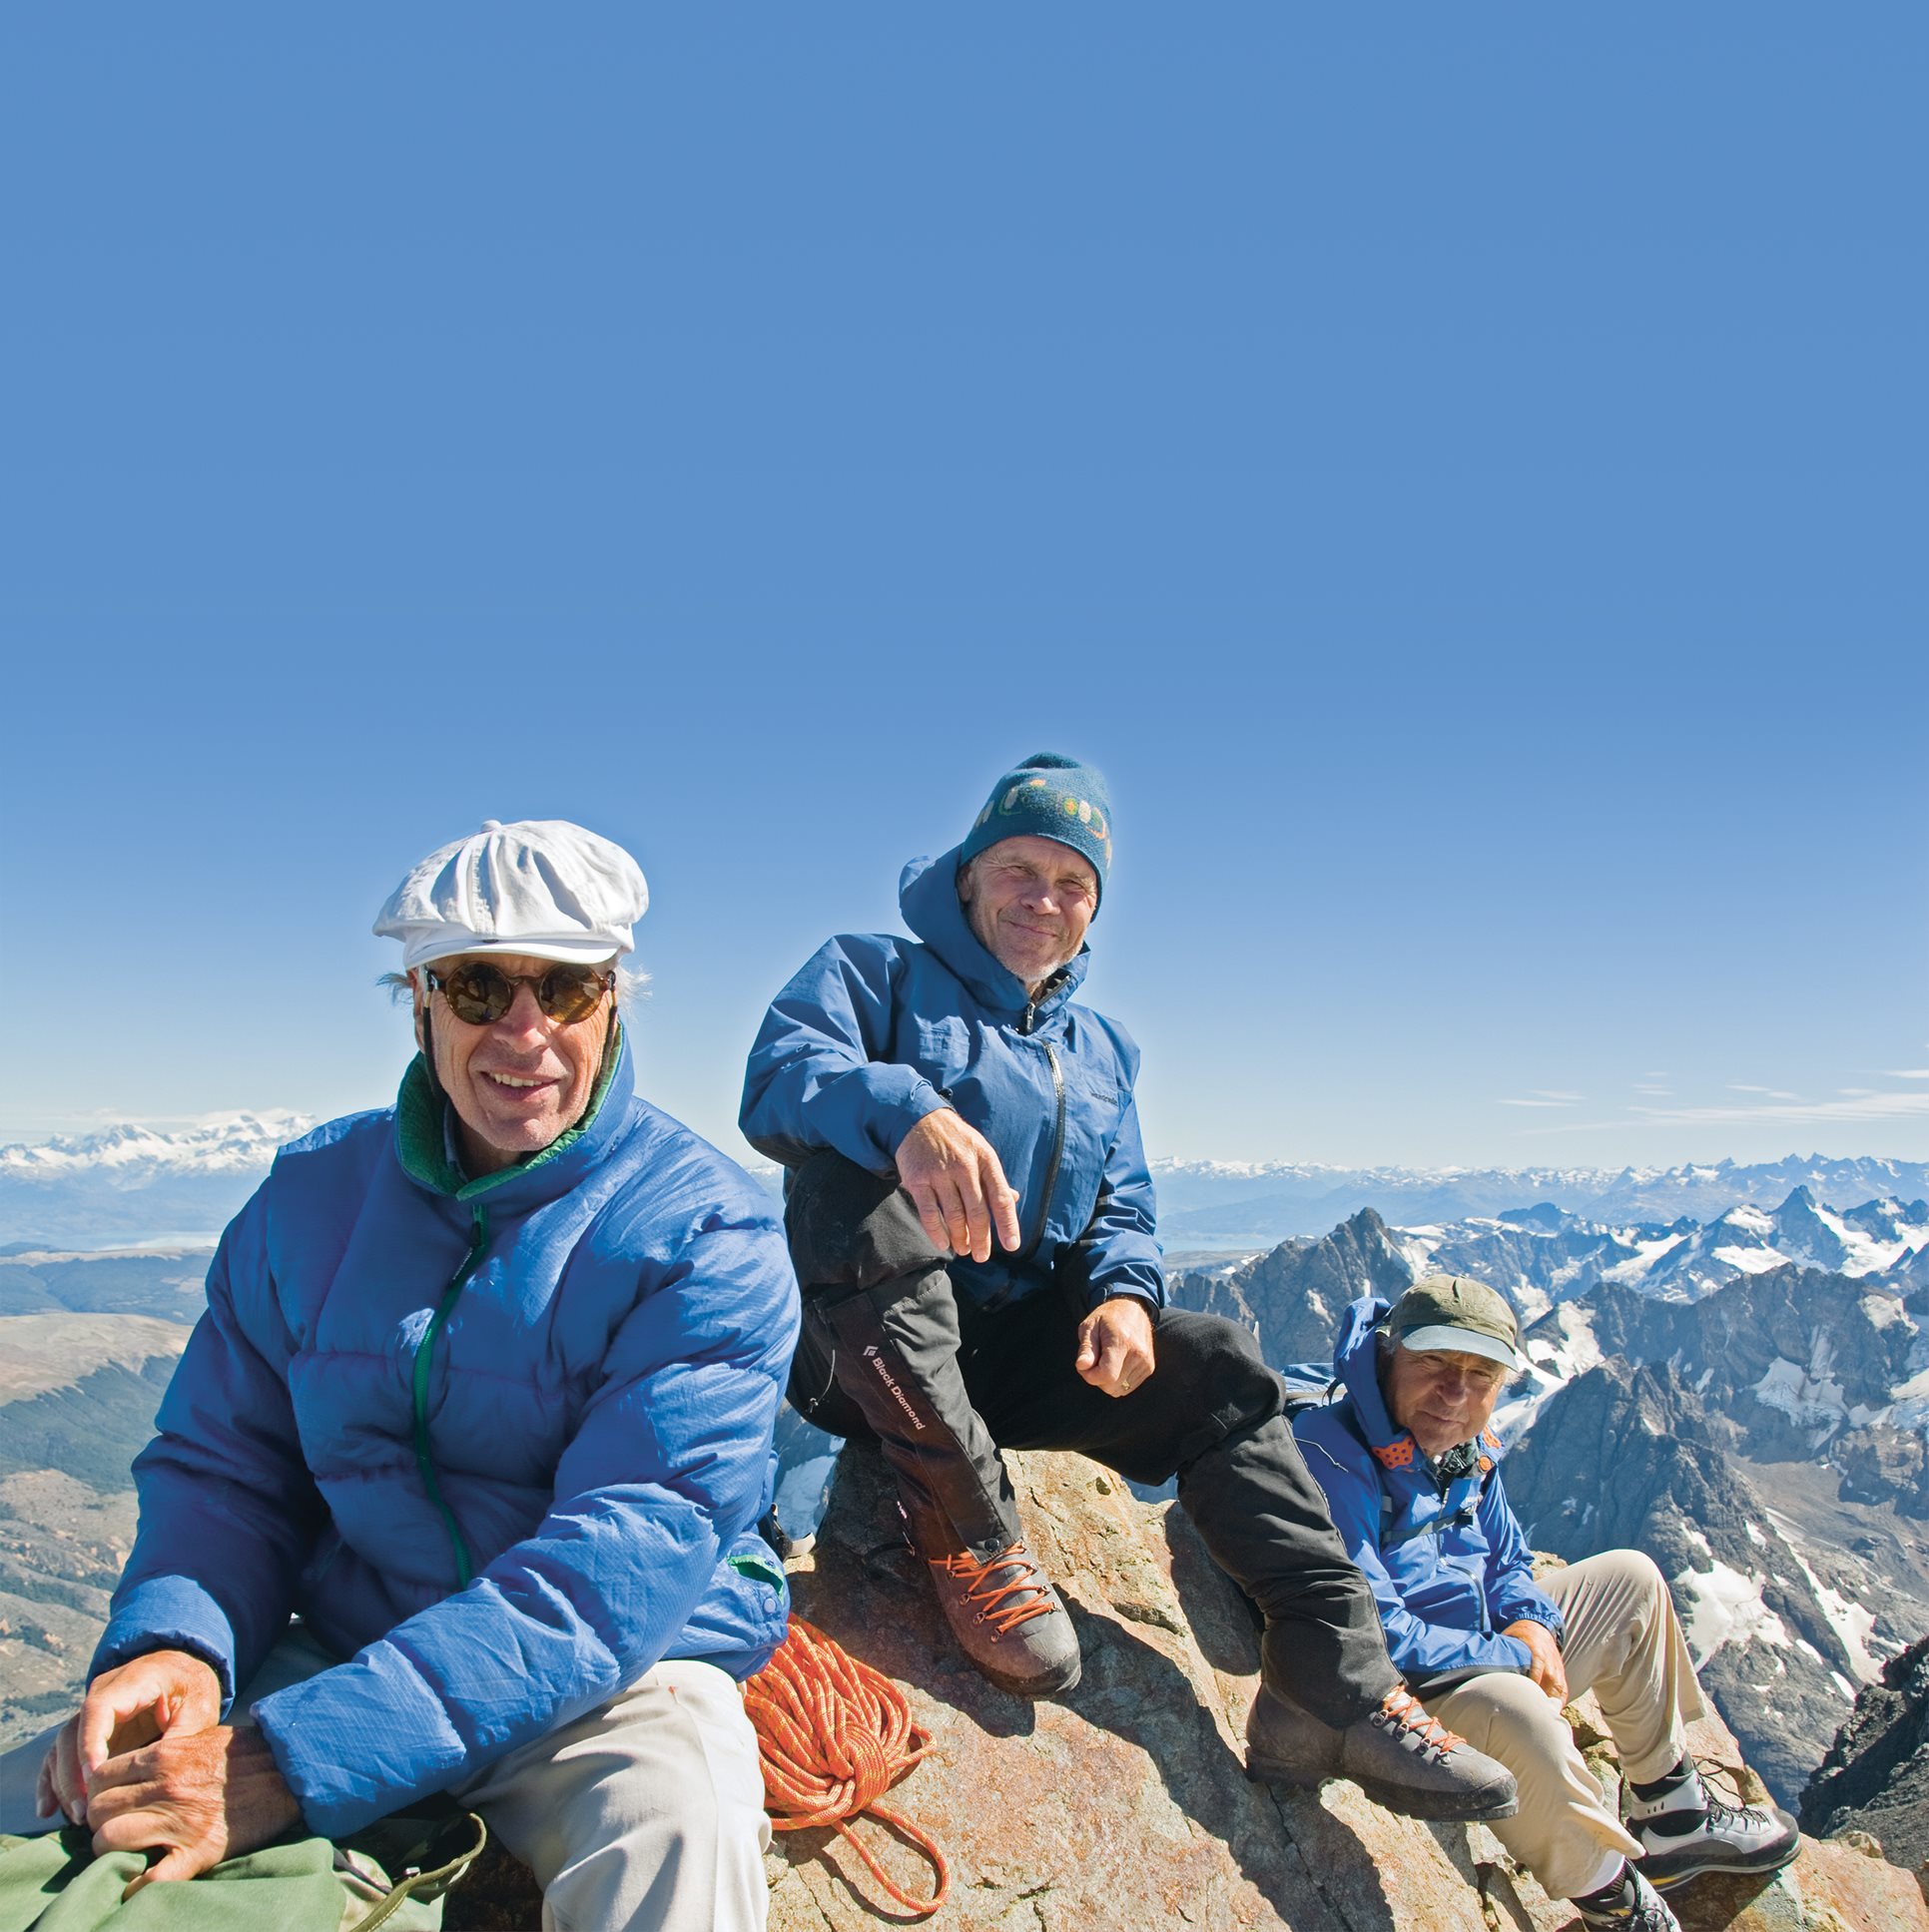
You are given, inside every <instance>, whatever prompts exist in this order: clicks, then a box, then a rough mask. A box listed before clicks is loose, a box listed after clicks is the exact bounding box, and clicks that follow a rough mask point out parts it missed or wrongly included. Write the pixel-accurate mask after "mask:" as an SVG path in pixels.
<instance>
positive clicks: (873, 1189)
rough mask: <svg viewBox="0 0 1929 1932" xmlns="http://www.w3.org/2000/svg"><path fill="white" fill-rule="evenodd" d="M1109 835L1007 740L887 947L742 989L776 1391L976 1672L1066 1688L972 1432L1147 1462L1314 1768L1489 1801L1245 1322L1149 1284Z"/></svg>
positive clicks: (1144, 1466)
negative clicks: (1117, 991) (784, 1270)
mask: <svg viewBox="0 0 1929 1932" xmlns="http://www.w3.org/2000/svg"><path fill="white" fill-rule="evenodd" d="M1113 839H1114V828H1113V824H1112V809H1111V799H1110V795H1109V793H1108V791H1107V789H1106V786H1105V782H1104V780H1103V778H1102V777H1101V776H1100V775H1099V773H1098V772H1097V771H1096V770H1094V769H1093V768H1092V767H1091V766H1089V765H1084V764H1081V763H1079V762H1078V761H1077V760H1075V759H1071V758H1066V757H1062V756H1059V755H1057V754H1054V753H1039V754H1038V755H1036V756H1034V757H1031V758H1027V759H1026V760H1024V761H1023V763H1022V764H1020V765H1017V766H1015V767H1014V768H1013V769H1012V770H1010V771H1008V772H1006V773H1005V774H1004V775H1003V776H1002V777H1000V778H999V779H998V781H997V783H996V784H995V785H993V786H992V788H991V791H990V795H989V797H988V798H986V799H985V801H984V805H983V809H982V810H981V811H980V812H979V813H978V814H977V816H976V818H975V820H974V821H973V822H972V824H971V827H970V830H969V831H968V832H967V833H966V834H965V836H964V839H963V840H962V841H961V842H960V843H959V844H958V845H956V846H954V847H953V848H952V849H951V850H950V851H949V852H946V853H945V854H943V855H942V856H941V857H940V858H938V859H936V860H927V859H919V860H914V861H913V862H912V864H911V865H909V866H908V867H906V869H905V873H904V877H903V880H902V882H901V886H900V891H899V904H900V906H901V908H902V910H903V913H904V919H905V923H906V925H907V926H909V927H910V928H911V930H912V932H913V933H914V934H916V935H917V939H916V940H915V941H914V940H907V939H901V938H899V937H897V936H895V935H891V934H862V935H844V936H842V937H840V938H837V939H834V940H832V941H831V942H830V943H829V944H828V945H827V946H825V947H824V948H823V949H822V950H821V951H819V952H818V954H817V955H816V956H815V957H814V958H813V959H811V960H810V961H809V962H808V963H807V964H806V965H805V966H803V967H802V968H801V969H800V970H799V971H798V972H797V974H796V975H795V976H794V977H793V978H792V979H791V981H790V983H789V984H788V985H786V986H785V987H784V988H783V990H782V991H781V992H780V993H779V994H778V995H777V997H776V999H775V1000H774V1001H773V1002H772V1004H771V1007H770V1011H769V1013H768V1014H767V1016H766V1017H765V1020H764V1024H763V1028H762V1030H761V1031H760V1032H759V1034H758V1036H757V1042H756V1045H755V1046H754V1047H753V1049H752V1051H751V1056H750V1065H749V1069H748V1072H747V1074H746V1077H745V1082H744V1101H743V1111H742V1114H741V1121H742V1125H743V1129H744V1132H745V1134H746V1135H747V1136H748V1138H749V1139H750V1141H751V1143H752V1144H753V1145H754V1146H756V1147H758V1148H759V1149H761V1150H762V1151H763V1152H765V1153H767V1154H770V1155H771V1156H773V1157H774V1158H775V1159H778V1160H780V1161H782V1162H783V1163H784V1165H785V1166H786V1167H787V1168H789V1169H790V1170H791V1171H790V1189H789V1205H788V1213H787V1217H786V1226H787V1229H788V1231H789V1234H790V1239H791V1252H792V1258H793V1259H794V1260H795V1262H796V1264H797V1269H798V1277H799V1280H800V1282H801V1284H802V1286H803V1289H804V1295H805V1333H804V1338H803V1340H802V1342H801V1344H800V1349H799V1354H798V1358H797V1365H796V1368H795V1370H794V1372H793V1375H792V1378H791V1400H792V1403H793V1404H794V1405H795V1407H796V1408H797V1409H798V1410H799V1412H800V1413H801V1414H803V1415H805V1416H806V1417H808V1418H809V1419H810V1420H812V1421H813V1422H816V1423H818V1424H819V1425H820V1426H821V1427H823V1428H825V1429H828V1430H830V1431H832V1432H833V1433H834V1434H838V1435H845V1436H851V1435H859V1436H875V1437H876V1438H877V1440H878V1442H879V1443H880V1445H881V1447H882V1449H883V1452H884V1454H885V1456H886V1457H887V1459H888V1460H889V1461H890V1463H891V1465H892V1468H893V1470H894V1472H895V1474H896V1477H897V1481H898V1493H899V1498H900V1502H901V1504H902V1506H903V1509H904V1512H905V1518H906V1522H907V1525H908V1528H909V1534H910V1537H911V1541H912V1543H913V1545H914V1546H915V1548H916V1549H917V1551H918V1552H919V1554H920V1555H921V1556H923V1557H924V1558H925V1560H926V1563H927V1565H928V1569H929V1574H930V1576H931V1579H932V1583H933V1586H934V1589H935V1590H936V1592H937V1595H938V1599H939V1602H940V1604H941V1605H942V1607H943V1609H944V1611H945V1614H946V1616H947V1618H948V1619H949V1621H950V1624H951V1627H952V1629H953V1631H954V1633H955V1634H956V1637H957V1640H958V1642H959V1645H960V1647H961V1648H962V1649H963V1650H964V1653H965V1654H966V1655H967V1656H968V1657H969V1658H970V1659H971V1661H972V1662H973V1663H974V1664H975V1665H976V1666H977V1667H978V1669H979V1670H981V1671H982V1672H983V1673H984V1674H985V1676H987V1677H988V1678H989V1679H990V1680H991V1681H992V1682H993V1683H996V1684H998V1685H1000V1686H1001V1687H1003V1688H1005V1689H1007V1690H1011V1691H1014V1692H1017V1693H1018V1694H1020V1695H1024V1696H1034V1697H1035V1696H1044V1695H1049V1694H1052V1693H1053V1692H1057V1691H1062V1690H1066V1689H1068V1688H1070V1687H1071V1685H1073V1684H1074V1683H1075V1682H1076V1681H1077V1679H1078V1673H1079V1653H1078V1639H1077V1635H1076V1632H1075V1631H1074V1630H1073V1628H1072V1625H1071V1619H1070V1618H1069V1617H1068V1616H1067V1615H1066V1613H1065V1610H1064V1607H1063V1605H1062V1604H1061V1603H1060V1601H1059V1598H1058V1594H1057V1592H1056V1591H1055V1590H1054V1589H1053V1588H1052V1585H1051V1582H1050V1580H1049V1579H1048V1578H1047V1577H1046V1576H1045V1575H1044V1574H1043V1573H1042V1571H1041V1570H1040V1569H1039V1567H1038V1564H1037V1562H1036V1560H1035V1559H1034V1558H1033V1557H1032V1556H1031V1554H1030V1551H1029V1548H1028V1545H1027V1541H1026V1536H1025V1529H1024V1525H1023V1523H1022V1522H1021V1521H1020V1519H1019V1516H1018V1511H1017V1506H1016V1503H1015V1501H1014V1499H1013V1496H1012V1490H1011V1484H1010V1481H1009V1479H1008V1477H1007V1476H1006V1473H1005V1469H1004V1464H1003V1461H1002V1459H1001V1458H1000V1456H999V1454H998V1450H999V1447H1000V1445H1002V1446H1005V1447H1009V1448H1017V1449H1076V1450H1081V1451H1083V1452H1084V1453H1085V1454H1086V1455H1088V1456H1091V1457H1094V1458H1096V1459H1097V1460H1098V1461H1100V1462H1102V1463H1104V1464H1106V1465H1107V1466H1108V1467H1110V1468H1112V1469H1115V1470H1117V1471H1119V1472H1120V1473H1121V1474H1123V1475H1125V1476H1126V1477H1129V1478H1131V1479H1132V1480H1134V1481H1137V1482H1143V1483H1161V1482H1164V1481H1165V1480H1167V1479H1168V1478H1170V1477H1172V1476H1174V1475H1176V1476H1177V1478H1178V1484H1179V1492H1178V1493H1179V1501H1180V1504H1181V1506H1182V1507H1183V1508H1184V1509H1185V1510H1186V1511H1187V1512H1188V1514H1189V1515H1190V1516H1191V1518H1192V1521H1193V1523H1194V1524H1195V1525H1196V1526H1197V1528H1198V1530H1199V1533H1200V1535H1201V1537H1202V1538H1203V1540H1204V1542H1205V1544H1206V1547H1207V1549H1208V1550H1210V1551H1211V1553H1212V1555H1213V1557H1214V1559H1215V1560H1216V1561H1217V1562H1218V1563H1219V1564H1220V1566H1221V1567H1222V1568H1223V1569H1224V1570H1226V1571H1227V1572H1228V1573H1229V1574H1230V1575H1231V1576H1232V1577H1233V1578H1234V1579H1235V1580H1236V1581H1237V1582H1238V1583H1239V1584H1240V1585H1241V1586H1242V1587H1243V1588H1244V1589H1245V1591H1246V1592H1247V1594H1248V1596H1249V1597H1250V1598H1251V1599H1252V1600H1253V1602H1254V1603H1256V1604H1257V1605H1258V1606H1259V1608H1260V1610H1261V1611H1262V1612H1263V1614H1264V1616H1265V1619H1266V1630H1265V1636H1264V1641H1263V1653H1264V1665H1263V1669H1264V1680H1265V1682H1266V1683H1267V1684H1268V1685H1269V1686H1273V1687H1274V1688H1276V1690H1277V1691H1278V1693H1280V1694H1283V1695H1289V1696H1291V1697H1293V1698H1295V1699H1296V1700H1298V1701H1299V1702H1300V1703H1302V1704H1303V1705H1304V1706H1305V1707H1306V1708H1307V1709H1309V1710H1311V1711H1313V1712H1316V1713H1317V1714H1318V1716H1319V1717H1320V1718H1321V1719H1322V1720H1324V1721H1325V1722H1326V1723H1328V1724H1330V1725H1332V1726H1333V1727H1334V1734H1335V1735H1336V1737H1338V1738H1339V1739H1340V1749H1339V1752H1338V1753H1337V1755H1336V1757H1335V1760H1334V1764H1333V1766H1332V1767H1330V1768H1333V1769H1335V1770H1338V1771H1339V1772H1340V1773H1341V1774H1343V1775H1346V1776H1349V1777H1353V1778H1355V1779H1357V1781H1358V1782H1359V1783H1360V1784H1361V1785H1362V1786H1363V1788H1365V1789H1366V1790H1367V1791H1368V1792H1369V1793H1370V1794H1371V1795H1372V1796H1374V1797H1376V1798H1378V1799H1380V1800H1381V1801H1382V1802H1383V1803H1386V1804H1388V1805H1390V1806H1393V1807H1394V1808H1396V1809H1398V1810H1402V1811H1407V1812H1411V1813H1414V1814H1415V1815H1418V1816H1426V1817H1498V1816H1502V1815H1505V1814H1506V1813H1507V1812H1508V1811H1510V1810H1511V1809H1512V1808H1513V1803H1514V1788H1513V1779H1512V1778H1511V1777H1510V1776H1509V1775H1508V1773H1507V1771H1506V1770H1505V1769H1504V1768H1503V1767H1502V1766H1501V1765H1499V1764H1497V1763H1496V1762H1494V1761H1493V1760H1492V1759H1491V1758H1488V1757H1485V1756H1483V1755H1482V1754H1481V1753H1480V1752H1478V1751H1475V1750H1472V1749H1470V1748H1468V1747H1465V1746H1462V1745H1457V1744H1455V1743H1453V1742H1452V1741H1451V1740H1449V1739H1447V1738H1446V1736H1445V1734H1444V1733H1443V1732H1441V1731H1440V1729H1439V1727H1438V1726H1437V1725H1435V1724H1433V1723H1432V1721H1431V1720H1430V1719H1429V1718H1428V1716H1427V1714H1426V1712H1425V1711H1424V1710H1422V1709H1421V1708H1420V1706H1419V1705H1418V1704H1417V1703H1415V1702H1414V1701H1413V1699H1412V1698H1411V1696H1410V1695H1409V1694H1408V1692H1407V1691H1406V1689H1405V1688H1404V1686H1403V1685H1402V1683H1401V1680H1400V1675H1399V1672H1398V1671H1397V1670H1395V1668H1394V1667H1393V1665H1392V1664H1391V1663H1390V1662H1389V1661H1388V1659H1387V1652H1386V1644H1385V1641H1384V1639H1383V1637H1382V1635H1381V1632H1380V1626H1379V1618H1378V1616H1377V1614H1376V1612H1375V1609H1374V1603H1373V1597H1372V1593H1371V1592H1370V1591H1369V1590H1368V1588H1367V1586H1366V1583H1365V1581H1364V1580H1363V1579H1362V1578H1361V1576H1360V1574H1359V1572H1358V1571H1357V1570H1356V1569H1355V1568H1354V1566H1353V1565H1352V1563H1350V1562H1349V1561H1348V1559H1347V1556H1346V1553H1345V1551H1344V1550H1343V1549H1342V1548H1341V1545H1340V1543H1339V1540H1338V1538H1337V1537H1336V1536H1335V1535H1334V1533H1333V1528H1332V1525H1331V1523H1330V1522H1329V1521H1328V1519H1327V1515H1326V1510H1325V1507H1324V1504H1323V1502H1322V1499H1321V1497H1320V1493H1319V1490H1318V1489H1317V1487H1316V1486H1315V1485H1314V1484H1313V1483H1312V1482H1311V1481H1310V1480H1309V1478H1308V1476H1307V1474H1306V1469H1305V1466H1304V1464H1303V1463H1302V1462H1301V1460H1300V1455H1299V1451H1298V1449H1297V1447H1296V1445H1295V1444H1294V1441H1293V1438H1292V1434H1291V1432H1290V1431H1289V1430H1288V1429H1287V1427H1286V1425H1285V1422H1284V1421H1283V1419H1282V1417H1281V1413H1280V1411H1281V1400H1282V1398H1281V1389H1280V1383H1279V1379H1278V1377H1277V1376H1275V1375H1274V1374H1273V1373H1272V1372H1271V1370H1269V1369H1267V1368H1266V1367H1265V1365H1264V1364H1263V1363H1262V1362H1261V1361H1260V1359H1259V1354H1258V1350H1257V1348H1256V1346H1255V1344H1254V1342H1253V1338H1252V1337H1251V1336H1250V1335H1249V1334H1247V1333H1246V1331H1245V1330H1244V1329H1242V1328H1240V1327H1238V1326H1237V1325H1236V1324H1234V1323H1232V1322H1228V1321H1222V1320H1220V1319H1218V1318H1217V1317H1214V1316H1208V1315H1200V1314H1194V1313H1191V1312H1189V1311H1186V1310H1183V1309H1176V1308H1173V1307H1170V1306H1169V1305H1167V1303H1166V1300H1165V1285H1164V1277H1163V1273H1162V1271H1161V1266H1160V1251H1159V1245H1158V1240H1157V1237H1156V1229H1155V1213H1154V1207H1153V1200H1152V1182H1151V1177H1150V1174H1149V1173H1148V1171H1147V1168H1146V1163H1145V1154H1144V1149H1143V1147H1142V1145H1141V1143H1140V1139H1139V1126H1138V1110H1137V1105H1136V1102H1135V1101H1134V1098H1133V1093H1132V1088H1133V1082H1134V1081H1135V1079H1136V1078H1137V1074H1138V1057H1139V1056H1138V1048H1137V1047H1136V1046H1135V1045H1134V1044H1133V1043H1132V1040H1131V1037H1130V1035H1129V1034H1128V1033H1127V1032H1126V1031H1125V1029H1124V1028H1123V1027H1122V1026H1120V1025H1119V1024H1118V1023H1117V1022H1116V1021H1115V1020H1112V1019H1109V1018H1107V1017H1105V1016H1104V1015H1103V1014H1101V1013H1097V1012H1094V1011H1093V1010H1092V1009H1091V1008H1090V1007H1088V1006H1085V1005H1081V1004H1079V1003H1077V1001H1076V1000H1075V998H1074V994H1075V993H1076V992H1077V990H1078V987H1079V983H1080V981H1081V980H1082V979H1083V978H1084V974H1085V967H1086V964H1087V961H1088V958H1089V955H1088V952H1087V949H1086V944H1085V942H1086V935H1087V933H1088V931H1089V929H1090V927H1091V925H1092V922H1093V920H1094V919H1095V917H1096V916H1097V914H1098V913H1099V911H1100V909H1101V907H1102V905H1103V904H1104V902H1105V898H1106V895H1107V893H1108V891H1109V889H1110V882H1111V870H1112V856H1113ZM1268 1694H1271V1692H1270V1691H1269V1693H1268Z"/></svg>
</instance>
